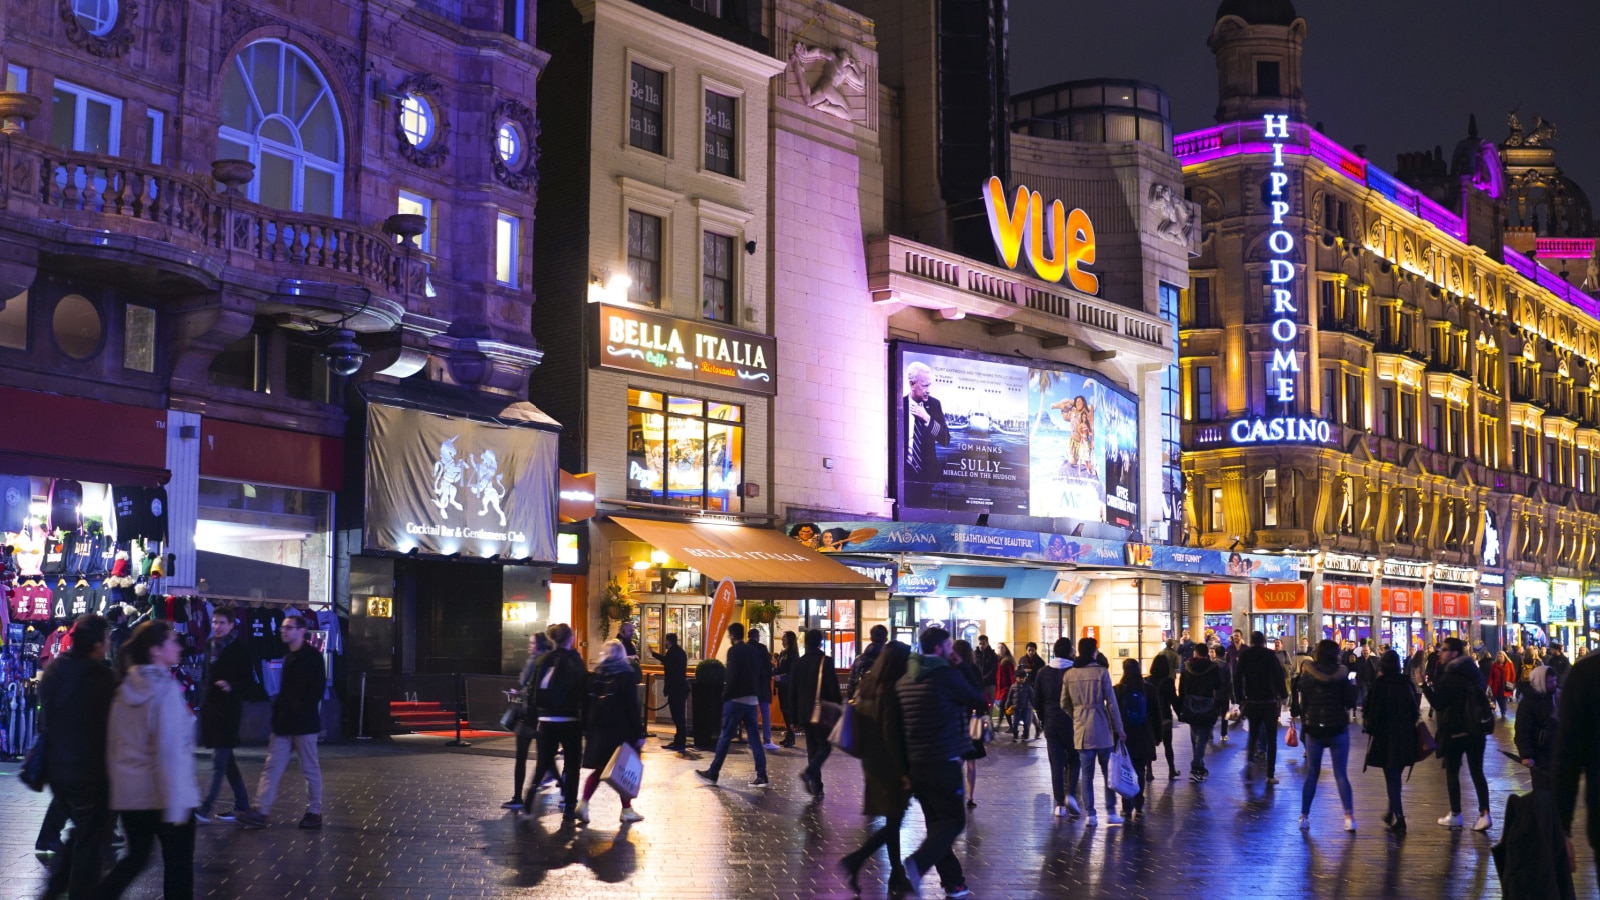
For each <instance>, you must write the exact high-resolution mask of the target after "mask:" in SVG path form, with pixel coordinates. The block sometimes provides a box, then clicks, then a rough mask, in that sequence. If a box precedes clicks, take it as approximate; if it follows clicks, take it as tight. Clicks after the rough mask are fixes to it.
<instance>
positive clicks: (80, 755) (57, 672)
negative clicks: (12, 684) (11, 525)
mask: <svg viewBox="0 0 1600 900" xmlns="http://www.w3.org/2000/svg"><path fill="white" fill-rule="evenodd" d="M109 630H110V626H109V625H108V624H107V623H106V620H105V619H103V618H101V617H99V616H95V615H87V616H79V617H78V620H77V621H76V622H74V623H73V624H72V631H71V633H70V635H69V638H70V641H71V643H70V645H69V646H68V649H67V652H66V653H63V654H60V655H59V656H57V657H56V658H55V659H52V660H51V661H50V665H48V666H46V667H45V670H44V677H43V678H42V679H41V680H40V682H39V716H40V722H39V725H40V728H41V729H42V730H43V731H44V733H45V737H43V738H41V740H44V742H45V745H44V747H45V774H46V776H47V777H48V779H49V782H50V793H51V795H52V796H54V797H55V799H56V800H57V801H59V802H60V803H61V804H62V805H64V806H65V808H66V813H67V817H68V818H69V819H71V820H72V840H71V841H69V842H68V843H67V845H66V847H65V848H64V849H63V850H62V852H61V854H60V855H59V856H57V857H56V859H55V861H54V865H53V866H52V867H51V869H50V882H49V886H48V887H47V888H46V889H45V893H44V896H46V897H56V896H59V895H60V894H61V893H62V892H63V891H67V892H69V893H70V895H71V896H72V897H73V898H74V900H77V898H80V897H88V896H90V895H91V894H93V893H94V890H95V888H96V887H97V886H98V885H99V883H100V857H101V854H102V853H103V852H104V851H105V843H106V839H107V838H108V837H109V836H110V834H111V825H112V822H113V821H114V819H113V816H112V815H111V813H110V811H109V809H108V805H109V803H110V791H111V784H110V781H109V779H108V777H107V775H106V720H107V719H108V718H110V716H111V698H112V695H113V694H114V693H115V692H116V679H115V678H113V677H112V675H111V669H110V668H108V667H107V666H106V662H105V659H106V647H107V633H108V632H109Z"/></svg>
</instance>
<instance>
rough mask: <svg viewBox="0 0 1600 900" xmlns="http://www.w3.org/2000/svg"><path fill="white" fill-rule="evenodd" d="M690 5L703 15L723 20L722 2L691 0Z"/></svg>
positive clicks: (716, 0)
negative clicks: (708, 14) (707, 14)
mask: <svg viewBox="0 0 1600 900" xmlns="http://www.w3.org/2000/svg"><path fill="white" fill-rule="evenodd" d="M689 5H690V6H691V7H693V8H695V9H698V10H700V11H701V12H703V13H710V14H711V15H713V16H716V17H717V18H719V19H720V18H722V0H689Z"/></svg>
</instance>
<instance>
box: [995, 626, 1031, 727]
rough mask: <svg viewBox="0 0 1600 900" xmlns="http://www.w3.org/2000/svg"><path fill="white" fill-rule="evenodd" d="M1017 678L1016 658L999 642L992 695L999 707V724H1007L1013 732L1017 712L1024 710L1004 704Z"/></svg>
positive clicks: (1008, 648)
mask: <svg viewBox="0 0 1600 900" xmlns="http://www.w3.org/2000/svg"><path fill="white" fill-rule="evenodd" d="M1016 680H1017V658H1016V657H1015V656H1012V655H1011V648H1010V647H1007V646H1006V645H1005V642H1003V641H1002V642H1001V643H1000V657H999V662H998V664H997V665H996V666H995V670H994V697H995V701H996V705H998V706H999V707H1000V722H1001V724H1009V725H1010V726H1011V732H1012V733H1013V734H1015V733H1016V731H1017V726H1016V715H1017V713H1019V712H1021V713H1026V710H1010V711H1008V708H1007V706H1006V698H1007V697H1009V696H1010V695H1011V685H1012V683H1013V682H1015V681H1016Z"/></svg>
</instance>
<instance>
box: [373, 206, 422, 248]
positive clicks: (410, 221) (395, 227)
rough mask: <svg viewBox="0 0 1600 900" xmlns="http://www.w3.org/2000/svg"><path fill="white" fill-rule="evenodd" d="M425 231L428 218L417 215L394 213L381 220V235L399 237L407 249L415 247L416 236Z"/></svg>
mask: <svg viewBox="0 0 1600 900" xmlns="http://www.w3.org/2000/svg"><path fill="white" fill-rule="evenodd" d="M427 230H428V217H427V216H423V215H418V214H417V213H395V214H394V215H392V216H390V217H389V218H387V219H384V220H383V233H384V234H392V235H395V236H396V237H399V238H400V239H401V240H403V241H404V242H405V245H406V246H407V247H416V246H417V244H416V239H417V235H419V234H422V233H423V232H424V231H427Z"/></svg>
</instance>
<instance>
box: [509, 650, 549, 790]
mask: <svg viewBox="0 0 1600 900" xmlns="http://www.w3.org/2000/svg"><path fill="white" fill-rule="evenodd" d="M553 649H555V645H554V644H552V643H550V638H549V636H547V635H546V634H545V633H544V632H542V631H536V632H534V633H533V634H530V635H528V661H527V662H526V663H524V664H523V666H522V675H521V676H519V677H518V679H517V699H518V701H519V702H520V703H521V704H522V718H521V719H520V720H519V721H518V722H517V731H516V736H517V761H516V764H515V765H514V766H513V767H512V773H511V775H512V784H511V799H510V800H507V801H506V802H504V803H502V804H500V808H501V809H509V810H513V811H520V810H521V809H522V778H523V776H524V775H526V774H527V772H528V750H529V748H530V747H532V746H533V742H534V741H535V740H536V739H537V738H538V736H539V729H538V712H537V710H535V709H534V708H533V707H532V706H530V705H529V702H530V701H531V700H532V699H533V688H532V684H531V682H532V680H533V669H534V666H536V665H538V663H539V657H541V656H543V655H545V654H546V653H549V652H550V651H551V650H553ZM535 764H537V760H536V761H535Z"/></svg>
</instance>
